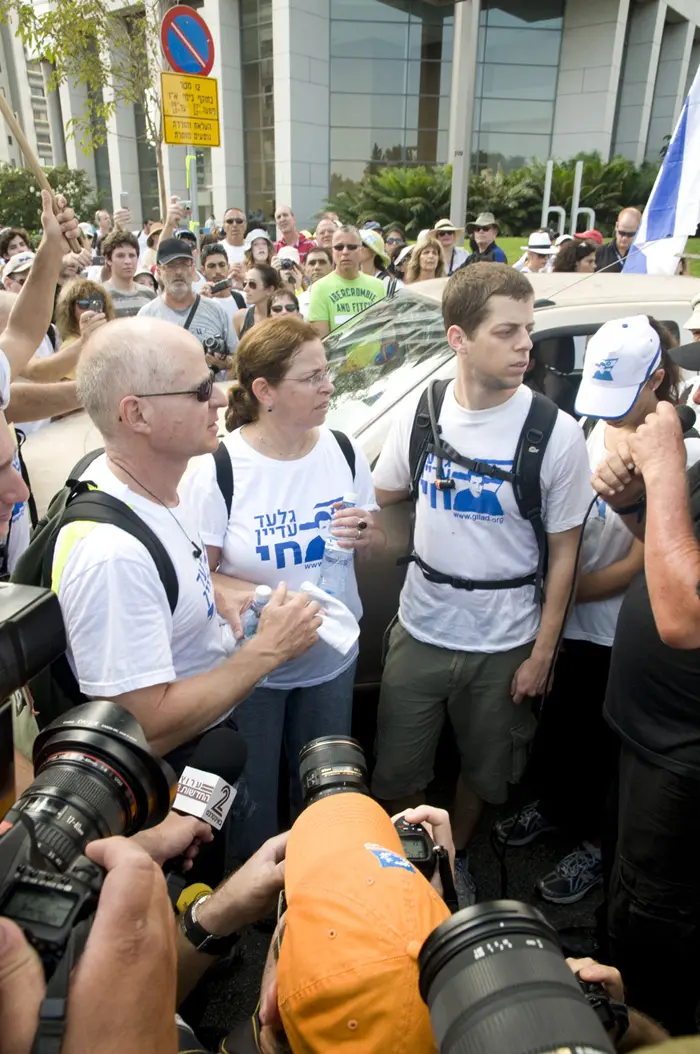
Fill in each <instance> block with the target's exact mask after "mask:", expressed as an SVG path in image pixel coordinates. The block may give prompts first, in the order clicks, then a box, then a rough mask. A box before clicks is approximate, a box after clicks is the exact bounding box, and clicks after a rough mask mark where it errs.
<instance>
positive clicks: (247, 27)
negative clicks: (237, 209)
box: [231, 0, 275, 222]
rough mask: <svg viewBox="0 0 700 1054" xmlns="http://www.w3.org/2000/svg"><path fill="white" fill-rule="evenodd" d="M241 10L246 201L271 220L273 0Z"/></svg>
mask: <svg viewBox="0 0 700 1054" xmlns="http://www.w3.org/2000/svg"><path fill="white" fill-rule="evenodd" d="M240 12H241V62H242V71H243V131H244V137H245V186H246V201H247V205H248V213H249V214H251V215H254V214H258V216H257V218H258V221H260V220H261V219H262V220H264V221H265V222H268V221H270V220H272V218H273V216H274V212H275V102H274V75H273V69H272V0H241V4H240ZM235 204H237V203H236V202H231V205H235ZM260 214H262V216H260Z"/></svg>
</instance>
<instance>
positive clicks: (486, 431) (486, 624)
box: [374, 382, 591, 652]
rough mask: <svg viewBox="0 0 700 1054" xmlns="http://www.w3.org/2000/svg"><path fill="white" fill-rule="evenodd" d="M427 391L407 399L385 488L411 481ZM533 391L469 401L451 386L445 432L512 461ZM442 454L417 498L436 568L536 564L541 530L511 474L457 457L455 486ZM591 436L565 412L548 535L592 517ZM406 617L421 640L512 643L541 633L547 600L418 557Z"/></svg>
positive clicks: (477, 648)
mask: <svg viewBox="0 0 700 1054" xmlns="http://www.w3.org/2000/svg"><path fill="white" fill-rule="evenodd" d="M418 398H419V396H418V395H416V397H415V398H413V399H411V400H410V401H409V400H407V403H406V406H405V407H404V408H402V412H401V415H400V417H398V418H397V420H395V421H394V424H393V426H392V428H391V430H390V432H389V436H388V438H387V440H386V442H385V444H384V448H383V450H382V452H381V454H380V457H379V461H378V462H377V465H376V467H375V470H374V485H375V487H377V489H381V490H394V491H399V490H407V489H408V488H409V486H410V482H411V475H410V467H409V458H408V449H409V439H410V434H411V429H412V425H413V419H414V416H415V411H416V406H417V403H418ZM531 401H532V392H531V391H530V389H529V388H526V387H525V386H524V385H523V386H521V387H520V388H518V389H517V391H516V392H515V394H514V395H513V396H512V397H511V398H510V399H509V400H508V401H507V402H506V403H503V404H502V405H500V406H495V407H493V408H491V409H489V410H478V411H472V410H465V409H464V408H463V407H461V406H459V404H458V403H457V401H456V399H455V396H454V382H453V383H451V384H450V385H449V387H448V389H447V392H446V393H445V401H444V403H443V406H442V410H441V412H440V419H439V421H440V425H441V426H442V433H443V437H444V439H445V441H446V442H447V443H449V444H450V445H451V446H453V447H455V449H456V450H458V451H459V452H460V453H461V454H464V455H465V456H467V457H470V458H472V459H474V460H481V461H484V462H486V463H488V464H495V465H497V466H499V467H500V468H502V469H504V470H505V471H509V470H510V469H511V468H512V464H513V457H514V455H515V449H516V446H517V442H518V438H519V436H520V432H521V430H522V426H523V424H524V423H525V418H526V417H527V413H528V410H529V409H530V403H531ZM435 471H436V459H435V458H434V457H433V456H432V455H429V456H428V459H427V461H426V464H425V468H424V469H423V478H422V480H421V486H420V493H419V495H418V501H417V503H416V526H415V550H416V552H417V553H418V555H419V556H420V557H421V558H422V559H423V560H424V561H425V562H426V563H427V564H429V565H430V566H431V567H433V568H435V569H436V570H437V571H441V572H443V573H445V574H450V575H452V576H454V577H458V578H471V579H499V578H500V579H508V578H518V577H520V576H523V575H528V574H531V573H532V572H533V571H534V570H535V568H536V567H537V558H538V550H537V543H536V541H535V533H534V531H533V529H532V527H531V526H530V524H529V523H527V522H526V521H525V520H524V519H523V518H522V517H521V516H520V513H519V512H518V508H517V505H516V501H515V496H514V494H513V488H512V486H511V485H510V484H509V483H505V482H502V481H500V480H496V479H489V478H488V477H485V476H481V475H477V474H475V473H473V472H469V471H467V470H466V469H464V468H461V467H460V466H459V465H457V464H455V465H454V466H453V465H452V463H451V462H450V461H445V462H443V473H444V475H445V477H452V478H453V479H454V480H455V489H454V490H443V491H438V490H437V489H436V487H435ZM589 477H590V471H589V468H588V458H587V456H586V444H585V442H584V439H583V435H582V433H581V429H580V428H579V427H578V426H577V424H576V422H575V421H574V419H573V418H572V417H569V416H568V415H567V414H565V413H562V412H561V411H560V412H559V414H558V416H557V420H556V423H555V425H554V429H553V431H552V435H551V436H550V439H549V443H548V444H547V450H546V453H545V455H544V460H543V462H542V471H541V482H542V502H543V520H544V525H545V528H546V530H547V533H548V534H559V533H561V532H562V531H568V530H570V529H571V528H573V527H577V526H578V525H579V524H581V523H582V522H583V517H584V515H585V512H586V508H587V505H588V503H589V501H590V493H591V488H590V483H589ZM399 619H400V621H401V624H402V625H403V626H404V627H405V629H407V630H408V632H409V633H410V634H411V635H412V636H414V637H415V638H416V639H417V640H421V641H425V642H426V643H428V644H435V645H437V646H438V647H441V648H452V649H455V650H458V651H474V652H498V651H509V650H511V649H512V648H516V647H518V646H519V645H521V644H526V643H527V642H528V641H531V640H533V639H534V638H535V637H536V635H537V632H538V628H539V622H540V609H539V606H538V605H536V604H535V600H534V589H533V587H532V586H521V587H520V588H519V589H498V590H473V591H470V592H468V591H467V590H464V589H454V588H453V587H452V586H449V585H438V584H436V583H433V582H429V581H428V580H427V579H426V578H425V577H424V576H423V573H422V572H421V571H420V569H419V568H418V567H417V565H416V564H410V565H409V568H408V572H407V575H406V582H405V584H404V587H403V590H402V591H401V600H400V604H399Z"/></svg>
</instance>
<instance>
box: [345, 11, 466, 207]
mask: <svg viewBox="0 0 700 1054" xmlns="http://www.w3.org/2000/svg"><path fill="white" fill-rule="evenodd" d="M453 11H454V8H453V5H449V4H448V5H445V6H444V7H443V8H442V9H441V8H437V7H434V6H433V5H431V4H426V3H412V2H409V0H392V3H385V2H384V0H331V32H330V50H331V66H330V72H331V188H330V189H331V194H334V193H335V192H336V191H338V190H340V189H342V188H343V187H344V186H347V184H348V183H352V182H356V181H357V180H358V179H361V178H362V176H363V175H364V174H365V173H366V172H373V171H377V170H379V169H380V168H383V167H385V166H386V165H419V164H420V165H435V164H444V163H445V162H446V161H447V128H448V120H449V109H450V101H449V94H450V84H451V78H452V37H453V27H454V17H453Z"/></svg>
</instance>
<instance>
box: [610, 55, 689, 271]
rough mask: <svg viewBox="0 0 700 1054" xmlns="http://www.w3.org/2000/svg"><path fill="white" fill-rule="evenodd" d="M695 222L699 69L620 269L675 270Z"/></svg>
mask: <svg viewBox="0 0 700 1054" xmlns="http://www.w3.org/2000/svg"><path fill="white" fill-rule="evenodd" d="M698 223H700V69H699V70H698V72H697V74H696V76H695V80H694V81H693V86H692V88H691V89H690V93H689V95H688V98H687V99H686V100H685V103H684V105H683V112H682V113H681V116H680V118H679V120H678V124H677V125H676V130H675V132H674V133H673V138H672V139H671V142H670V144H669V148H668V150H667V152H666V157H665V158H664V160H663V164H662V165H661V168H660V170H659V174H658V176H657V177H656V182H655V183H654V189H653V190H652V192H651V195H650V197H649V200H648V202H647V207H646V208H645V210H644V215H643V216H642V222H641V223H640V224H639V230H638V231H637V237H636V238H635V239H634V242H633V243H632V247H631V249H630V251H629V252H628V254H627V259H626V260H625V263H624V266H623V268H622V271H623V274H675V273H676V271H677V269H678V264H679V263H680V260H679V254H680V253H682V252H683V250H684V249H685V243H686V241H687V240H688V238H692V237H693V235H694V234H695V231H696V228H697V226H698Z"/></svg>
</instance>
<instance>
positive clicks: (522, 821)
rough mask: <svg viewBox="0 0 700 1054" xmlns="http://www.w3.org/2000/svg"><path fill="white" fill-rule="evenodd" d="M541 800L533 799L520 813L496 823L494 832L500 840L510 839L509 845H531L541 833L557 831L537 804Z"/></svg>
mask: <svg viewBox="0 0 700 1054" xmlns="http://www.w3.org/2000/svg"><path fill="white" fill-rule="evenodd" d="M538 805H539V802H536V801H533V802H531V804H530V805H526V806H525V808H524V809H521V810H520V812H519V813H514V814H513V815H512V816H509V817H508V818H507V819H505V820H499V821H498V823H497V824H494V828H493V829H494V832H495V834H496V838H497V839H498V841H499V842H505V841H506V840H507V841H508V845H529V844H530V842H534V840H535V838H539V836H540V835H541V834H547V832H548V831H556V827H555V826H554V824H551V823H550V822H549V820H547V819H545V817H544V816H543V815H542V813H541V812H540V811H539V809H538V808H537V806H538Z"/></svg>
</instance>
